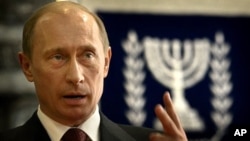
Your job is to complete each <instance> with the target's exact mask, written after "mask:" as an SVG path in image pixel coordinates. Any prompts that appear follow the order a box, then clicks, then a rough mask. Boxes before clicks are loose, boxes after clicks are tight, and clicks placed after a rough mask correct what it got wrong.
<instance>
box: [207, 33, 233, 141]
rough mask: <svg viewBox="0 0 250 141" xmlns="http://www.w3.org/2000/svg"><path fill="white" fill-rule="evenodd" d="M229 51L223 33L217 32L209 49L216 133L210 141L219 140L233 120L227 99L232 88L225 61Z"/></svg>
mask: <svg viewBox="0 0 250 141" xmlns="http://www.w3.org/2000/svg"><path fill="white" fill-rule="evenodd" d="M229 51H230V46H229V45H228V44H227V43H224V35H223V33H222V32H217V33H216V35H215V44H213V45H212V47H211V54H212V58H213V59H212V60H211V63H210V66H211V72H210V74H209V76H210V79H211V81H212V85H211V87H210V90H211V92H212V94H213V98H212V99H211V103H212V106H213V108H214V111H213V112H212V113H211V117H212V120H213V121H214V123H215V125H216V126H217V131H216V133H215V134H214V136H213V137H212V139H211V140H212V141H219V140H221V138H222V136H223V135H224V133H225V130H226V129H227V127H228V126H229V124H230V123H231V121H232V118H233V116H232V114H231V113H230V112H229V109H230V107H231V106H232V103H233V100H232V98H230V97H229V94H230V92H231V91H232V87H233V85H232V83H231V82H230V78H231V73H230V72H229V67H230V60H229V59H227V55H228V53H229Z"/></svg>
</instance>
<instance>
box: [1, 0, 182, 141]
mask: <svg viewBox="0 0 250 141" xmlns="http://www.w3.org/2000/svg"><path fill="white" fill-rule="evenodd" d="M111 54H112V53H111V47H110V46H109V41H108V37H107V33H106V31H105V28H104V25H103V23H102V21H101V20H100V19H99V18H98V17H97V16H96V15H95V14H93V13H91V12H90V11H88V10H87V9H86V8H85V7H83V6H81V5H79V4H77V3H73V2H67V1H61V2H52V3H50V4H47V5H45V6H44V7H42V8H40V9H39V10H38V11H36V12H35V13H34V14H33V15H32V16H31V17H30V18H29V20H28V21H27V22H26V24H25V26H24V31H23V51H22V52H20V53H19V61H20V64H21V67H22V70H23V72H24V74H25V76H26V78H27V80H28V81H30V82H34V85H35V88H36V94H37V97H38V100H39V107H38V110H37V112H35V113H34V115H33V116H32V117H31V118H30V119H29V120H28V121H27V122H26V123H25V124H24V125H23V126H21V127H17V128H15V129H12V130H10V131H6V132H4V133H1V135H0V140H1V141H14V140H22V141H40V140H41V141H46V140H52V141H59V140H63V139H62V136H63V135H64V133H65V132H66V131H67V130H68V129H70V128H72V127H74V128H79V129H81V130H83V131H84V132H85V133H86V134H87V136H88V138H89V139H90V140H92V141H135V140H137V141H146V140H151V141H157V140H160V141H164V140H168V141H174V140H175V141H183V140H187V138H186V135H185V132H184V130H183V128H182V126H181V125H180V122H179V120H178V117H177V115H176V113H175V112H174V109H173V106H172V103H171V100H170V96H169V94H168V93H166V94H165V95H164V97H163V99H164V103H165V106H166V109H164V108H163V107H162V106H160V105H157V106H156V108H155V112H156V115H157V116H158V118H159V119H160V121H161V122H162V125H163V127H164V132H163V133H157V132H156V131H154V130H152V129H146V128H140V127H133V126H126V125H120V124H116V123H113V122H112V121H110V120H109V119H107V118H106V117H105V116H104V115H103V113H102V112H100V111H99V108H98V102H99V100H100V98H101V95H102V92H103V83H104V82H103V81H104V78H105V77H106V76H107V74H108V70H109V64H110V59H111Z"/></svg>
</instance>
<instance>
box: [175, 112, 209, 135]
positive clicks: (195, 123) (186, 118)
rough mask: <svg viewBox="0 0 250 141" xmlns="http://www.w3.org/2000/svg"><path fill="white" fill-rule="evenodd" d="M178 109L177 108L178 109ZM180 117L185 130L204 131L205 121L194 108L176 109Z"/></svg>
mask: <svg viewBox="0 0 250 141" xmlns="http://www.w3.org/2000/svg"><path fill="white" fill-rule="evenodd" d="M176 110H177V109H176ZM176 112H177V114H178V116H179V117H180V121H181V124H182V126H183V128H184V129H185V130H188V131H202V130H204V123H203V121H202V120H201V118H200V117H199V115H198V113H197V111H196V110H194V109H190V108H189V109H185V110H181V111H178V110H177V111H176Z"/></svg>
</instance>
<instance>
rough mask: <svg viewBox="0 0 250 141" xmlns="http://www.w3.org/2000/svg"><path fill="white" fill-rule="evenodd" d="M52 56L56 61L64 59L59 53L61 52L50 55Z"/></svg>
mask: <svg viewBox="0 0 250 141" xmlns="http://www.w3.org/2000/svg"><path fill="white" fill-rule="evenodd" d="M52 58H53V59H54V60H57V61H61V60H64V59H65V58H64V56H63V55H61V54H55V55H53V56H52Z"/></svg>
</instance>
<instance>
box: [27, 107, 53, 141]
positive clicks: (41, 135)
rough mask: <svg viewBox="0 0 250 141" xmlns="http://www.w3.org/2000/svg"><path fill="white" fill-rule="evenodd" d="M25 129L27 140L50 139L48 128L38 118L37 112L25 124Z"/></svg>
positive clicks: (42, 140)
mask: <svg viewBox="0 0 250 141" xmlns="http://www.w3.org/2000/svg"><path fill="white" fill-rule="evenodd" d="M23 129H24V130H25V132H24V133H26V134H24V136H26V137H27V140H26V141H28V140H32V141H34V140H35V141H50V138H49V136H48V134H47V132H46V130H45V129H44V127H43V125H42V124H41V122H40V120H39V119H38V116H37V112H35V113H34V114H33V116H32V117H31V118H30V119H29V120H28V121H27V122H26V123H25V124H24V126H23Z"/></svg>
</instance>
